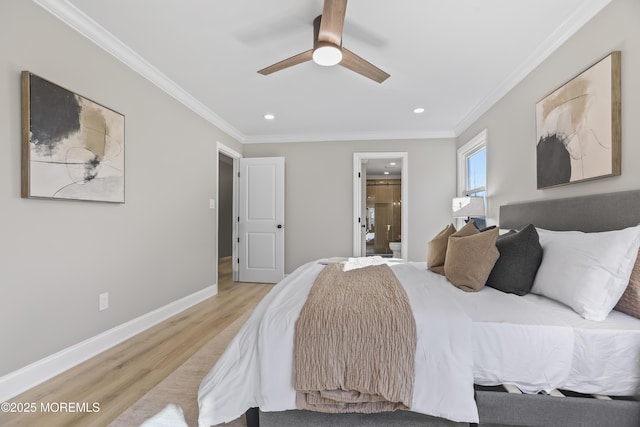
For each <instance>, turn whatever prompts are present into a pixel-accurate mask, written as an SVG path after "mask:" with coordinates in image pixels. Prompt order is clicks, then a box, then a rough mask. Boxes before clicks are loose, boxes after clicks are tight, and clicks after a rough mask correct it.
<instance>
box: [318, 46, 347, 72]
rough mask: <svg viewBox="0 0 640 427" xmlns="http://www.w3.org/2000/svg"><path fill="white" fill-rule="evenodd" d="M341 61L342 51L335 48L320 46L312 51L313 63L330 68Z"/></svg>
mask: <svg viewBox="0 0 640 427" xmlns="http://www.w3.org/2000/svg"><path fill="white" fill-rule="evenodd" d="M340 61H342V51H341V50H340V49H339V48H337V47H335V46H320V47H317V48H316V49H315V50H314V51H313V62H315V63H316V64H318V65H322V66H325V67H330V66H332V65H336V64H339V63H340Z"/></svg>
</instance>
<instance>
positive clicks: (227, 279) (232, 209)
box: [216, 143, 241, 291]
mask: <svg viewBox="0 0 640 427" xmlns="http://www.w3.org/2000/svg"><path fill="white" fill-rule="evenodd" d="M240 157H241V155H240V154H239V153H237V152H235V151H234V150H231V149H230V148H229V147H226V146H225V145H223V144H220V143H218V192H217V195H216V201H217V209H216V210H217V212H216V213H217V215H216V216H217V225H218V227H217V230H218V233H217V240H218V250H217V254H218V259H217V264H218V269H217V274H218V277H217V279H218V281H217V283H218V287H219V289H218V291H220V290H221V289H220V286H222V285H223V284H229V283H233V282H235V281H237V280H238V269H237V265H236V263H234V262H233V260H234V259H236V258H237V252H238V245H237V237H238V230H237V224H236V222H235V221H234V220H233V219H234V218H235V217H236V216H237V211H238V209H237V203H238V189H237V180H236V179H235V177H236V176H237V174H238V162H239V159H240Z"/></svg>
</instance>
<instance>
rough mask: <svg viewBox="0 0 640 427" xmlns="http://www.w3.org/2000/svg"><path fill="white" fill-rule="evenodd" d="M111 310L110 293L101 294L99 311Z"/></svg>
mask: <svg viewBox="0 0 640 427" xmlns="http://www.w3.org/2000/svg"><path fill="white" fill-rule="evenodd" d="M107 308H109V292H105V293H103V294H100V304H99V305H98V310H100V311H102V310H106V309H107Z"/></svg>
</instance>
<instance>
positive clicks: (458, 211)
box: [451, 196, 485, 218]
mask: <svg viewBox="0 0 640 427" xmlns="http://www.w3.org/2000/svg"><path fill="white" fill-rule="evenodd" d="M451 211H452V216H453V217H454V218H470V217H477V216H485V211H484V197H470V196H467V197H455V198H454V199H453V201H452V202H451Z"/></svg>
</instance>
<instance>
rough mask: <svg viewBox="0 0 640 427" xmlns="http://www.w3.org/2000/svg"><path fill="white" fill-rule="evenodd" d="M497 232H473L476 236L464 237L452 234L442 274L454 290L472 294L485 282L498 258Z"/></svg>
mask: <svg viewBox="0 0 640 427" xmlns="http://www.w3.org/2000/svg"><path fill="white" fill-rule="evenodd" d="M465 227H466V226H465ZM474 227H475V226H474ZM463 229H464V227H463V228H462V229H461V230H460V231H462V230H463ZM498 232H499V229H498V228H494V229H492V230H487V231H485V232H482V233H479V232H477V230H476V233H472V234H471V235H468V236H456V235H455V234H454V235H452V236H451V237H450V238H449V243H448V245H447V254H446V257H445V261H444V274H445V276H446V277H447V279H449V281H450V282H451V283H453V285H454V286H455V287H457V288H460V289H462V290H463V291H466V292H475V291H479V290H480V289H482V287H483V286H484V284H485V283H487V279H488V278H489V274H490V273H491V270H492V269H493V266H494V265H495V264H496V261H497V260H498V258H500V252H499V251H498V248H496V239H497V238H498Z"/></svg>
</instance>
